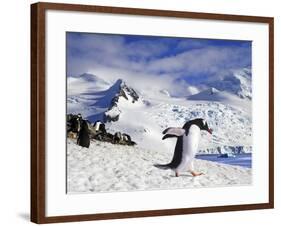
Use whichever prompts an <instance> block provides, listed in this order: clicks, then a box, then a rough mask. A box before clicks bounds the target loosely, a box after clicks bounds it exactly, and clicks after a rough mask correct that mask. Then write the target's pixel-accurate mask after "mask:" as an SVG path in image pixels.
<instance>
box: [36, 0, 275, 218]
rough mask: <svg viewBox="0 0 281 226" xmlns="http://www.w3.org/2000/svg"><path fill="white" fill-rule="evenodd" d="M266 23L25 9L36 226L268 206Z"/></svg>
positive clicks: (269, 32) (113, 10) (269, 24)
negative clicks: (28, 25)
mask: <svg viewBox="0 0 281 226" xmlns="http://www.w3.org/2000/svg"><path fill="white" fill-rule="evenodd" d="M273 63H274V59H273V18H270V17H256V16H240V15H224V14H209V13H195V12H179V11H164V10H152V9H136V8H117V7H104V6H90V5H71V4H55V3H36V4H32V5H31V131H32V132H31V221H33V222H35V223H54V222H67V221H83V220H101V219H115V218H130V217H148V216H163V215H177V214H192V213H205V212H221V211H234V210H251V209H266V208H273V206H274V182H273V178H274V172H273V169H274V161H273V133H274V129H273V121H274V115H273V66H274V65H273Z"/></svg>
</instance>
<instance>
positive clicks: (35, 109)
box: [31, 3, 274, 224]
mask: <svg viewBox="0 0 281 226" xmlns="http://www.w3.org/2000/svg"><path fill="white" fill-rule="evenodd" d="M47 10H55V11H56V10H60V11H66V12H80V13H91V12H95V13H103V14H109V15H110V14H118V15H131V16H150V17H169V18H182V19H186V18H189V19H190V18H191V19H199V20H215V21H236V22H247V23H262V24H266V25H268V28H269V30H268V31H269V32H268V40H269V43H268V49H269V53H268V56H269V59H268V62H269V67H268V75H269V78H268V79H269V93H268V96H269V99H268V116H269V117H268V119H267V120H268V125H269V130H268V134H269V137H268V144H269V146H268V150H267V151H268V156H269V158H268V161H269V162H268V165H269V169H268V172H269V175H268V202H263V203H251V204H241V205H224V206H203V207H194V208H171V209H157V210H155V209H152V210H150V209H147V210H141V211H126V212H123V211H121V212H111V213H92V214H82V215H80V214H77V215H76V214H74V215H64V216H46V193H47V191H46V171H45V169H46V148H45V147H46V145H47V144H46V142H47V141H46V113H45V112H46V95H47V93H46V73H45V70H46V37H47V36H46V23H47V21H46V12H47ZM273 51H274V19H273V18H270V17H258V16H242V15H224V14H211V13H195V12H183V11H165V10H154V9H137V8H119V7H105V6H92V5H73V4H55V3H36V4H32V5H31V221H32V222H35V223H40V224H41V223H57V222H70V221H88V220H105V219H117V218H135V217H152V216H165V215H180V214H195V213H206V212H224V211H240V210H252V209H269V208H273V207H274V152H273V150H274V140H273V139H274V128H273V126H274V110H273V107H274V106H273V104H274V78H273V74H274V52H273Z"/></svg>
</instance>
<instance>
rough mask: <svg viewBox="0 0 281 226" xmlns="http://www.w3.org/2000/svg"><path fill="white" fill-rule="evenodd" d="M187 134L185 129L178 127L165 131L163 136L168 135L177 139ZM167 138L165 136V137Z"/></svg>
mask: <svg viewBox="0 0 281 226" xmlns="http://www.w3.org/2000/svg"><path fill="white" fill-rule="evenodd" d="M184 133H185V129H183V128H178V127H169V128H167V129H165V130H164V131H163V134H166V135H173V137H174V136H176V137H180V136H183V135H184ZM164 137H165V136H164ZM164 137H163V138H164Z"/></svg>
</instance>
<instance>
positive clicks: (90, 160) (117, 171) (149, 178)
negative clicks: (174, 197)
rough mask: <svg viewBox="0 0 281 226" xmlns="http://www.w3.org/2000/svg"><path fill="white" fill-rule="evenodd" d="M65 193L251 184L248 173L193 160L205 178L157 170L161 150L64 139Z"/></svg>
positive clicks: (163, 160) (166, 157)
mask: <svg viewBox="0 0 281 226" xmlns="http://www.w3.org/2000/svg"><path fill="white" fill-rule="evenodd" d="M67 146H68V148H67V175H68V176H67V192H68V193H82V192H83V193H84V192H116V191H134V190H135V191H137V190H155V189H179V188H197V187H217V186H241V185H249V184H251V170H250V169H248V168H243V167H239V166H230V165H225V164H220V163H214V162H209V161H205V160H195V164H194V166H195V169H196V170H197V171H198V172H203V173H204V175H202V176H198V177H192V176H191V175H190V174H189V173H188V172H183V173H182V174H181V176H180V177H175V175H174V172H172V171H171V170H159V169H158V168H156V167H154V166H153V164H155V163H167V162H169V161H170V159H171V154H170V153H167V152H164V151H163V150H162V149H161V148H159V149H155V150H149V149H143V148H140V147H131V146H122V145H114V144H110V143H105V142H100V141H96V140H94V141H91V145H90V148H89V149H87V148H82V147H80V146H78V145H76V143H75V141H73V140H71V139H67Z"/></svg>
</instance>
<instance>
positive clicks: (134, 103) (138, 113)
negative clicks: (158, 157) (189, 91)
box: [67, 69, 252, 153]
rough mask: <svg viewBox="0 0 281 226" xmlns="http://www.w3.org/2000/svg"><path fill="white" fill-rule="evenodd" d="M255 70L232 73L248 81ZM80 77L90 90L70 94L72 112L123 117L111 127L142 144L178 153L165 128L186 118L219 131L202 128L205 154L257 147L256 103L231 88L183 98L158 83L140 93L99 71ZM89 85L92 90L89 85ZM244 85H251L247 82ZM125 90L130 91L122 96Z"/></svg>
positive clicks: (201, 149) (92, 118) (109, 126)
mask: <svg viewBox="0 0 281 226" xmlns="http://www.w3.org/2000/svg"><path fill="white" fill-rule="evenodd" d="M249 73H250V72H249V70H247V69H243V70H239V71H235V72H233V73H232V74H231V75H232V77H234V78H235V79H237V77H239V76H240V77H241V79H240V80H241V81H242V80H243V79H242V78H245V80H246V78H247V79H248V80H249ZM247 76H248V77H247ZM77 77H79V78H80V80H81V81H80V82H81V83H83V82H84V83H86V84H87V86H88V88H87V89H88V90H90V91H89V92H86V91H85V90H83V89H81V90H80V93H79V94H77V93H76V94H73V95H71V92H70V93H69V95H68V102H67V112H68V113H76V114H77V113H81V114H82V116H83V117H84V118H87V119H88V120H89V121H91V122H95V121H96V120H101V121H104V119H105V118H115V119H117V120H114V121H111V122H110V120H108V122H107V123H106V129H107V130H108V131H109V132H111V133H113V134H114V133H115V132H117V131H121V132H122V133H127V134H129V135H130V136H131V137H132V140H134V141H135V142H136V143H137V145H138V146H139V147H141V148H145V149H152V150H154V149H155V147H159V146H161V148H162V149H163V150H165V151H166V152H172V151H173V149H174V144H175V140H171V139H168V140H166V142H164V143H163V142H162V140H161V138H162V131H163V130H164V129H166V128H167V127H182V126H183V124H184V123H185V122H186V121H189V120H192V119H194V118H204V119H205V120H206V121H207V122H208V124H209V127H210V128H212V129H213V135H212V136H210V135H208V134H207V133H204V132H202V140H201V142H200V146H199V153H228V152H233V153H249V152H251V151H252V149H251V145H252V136H251V134H252V112H251V104H252V102H251V100H250V99H247V98H246V99H245V98H240V97H239V96H237V95H236V94H234V93H232V90H230V91H229V92H227V91H221V90H219V89H217V88H214V87H209V88H207V89H205V90H203V91H201V92H199V93H197V94H194V95H191V96H188V97H187V98H185V97H182V98H178V97H173V96H171V95H170V94H169V92H168V91H167V90H163V89H161V87H157V86H156V87H155V90H141V92H140V91H139V90H136V89H135V87H130V85H129V84H127V85H126V83H125V82H124V81H122V80H120V79H118V80H117V81H116V82H115V83H113V84H110V83H108V82H106V81H104V80H102V79H101V78H98V77H97V76H95V75H90V74H83V75H81V76H77ZM77 77H75V79H76V78H77ZM69 79H70V80H71V79H73V78H72V77H71V78H69ZM240 80H239V81H240ZM248 80H247V81H248ZM82 81H83V82H82ZM224 82H225V81H224ZM89 84H91V85H92V88H89V86H90V85H89ZM218 84H219V83H218ZM235 84H236V83H235ZM239 84H244V85H245V84H247V85H248V86H250V85H249V84H248V83H247V82H245V81H244V82H241V83H239ZM74 85H77V84H76V83H75V84H72V83H69V84H68V89H69V90H74V88H73V86H74ZM85 86H86V85H84V86H83V87H85ZM224 87H225V89H226V88H227V86H224ZM236 88H237V87H236ZM241 89H242V88H241ZM120 90H122V91H123V94H125V95H121V96H120ZM226 90H227V89H226ZM134 92H137V93H138V96H139V98H138V99H137V100H136V99H135V98H134V96H133V95H132V94H134ZM117 94H118V98H116V95H117ZM134 95H135V94H134ZM114 98H115V101H114V103H113V101H112V100H113V99H114Z"/></svg>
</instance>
